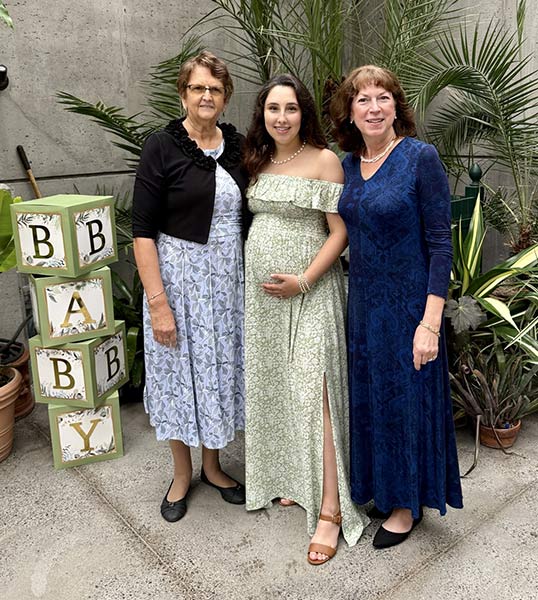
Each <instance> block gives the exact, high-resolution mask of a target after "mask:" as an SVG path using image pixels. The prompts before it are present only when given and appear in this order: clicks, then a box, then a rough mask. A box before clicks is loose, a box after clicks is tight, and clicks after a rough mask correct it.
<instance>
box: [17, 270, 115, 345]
mask: <svg viewBox="0 0 538 600" xmlns="http://www.w3.org/2000/svg"><path fill="white" fill-rule="evenodd" d="M29 281H30V297H31V299H32V310H33V313H34V322H35V325H36V329H37V331H38V333H39V335H40V336H41V341H42V343H43V345H44V346H60V345H62V344H65V343H67V342H76V341H81V340H88V339H91V338H95V337H100V336H105V335H111V334H112V333H113V332H114V326H115V325H114V306H113V298H112V279H111V275H110V269H109V268H108V267H103V268H101V269H97V270H96V271H90V272H89V273H86V274H85V275H81V276H80V277H77V278H75V279H66V278H64V277H39V276H34V275H30V276H29Z"/></svg>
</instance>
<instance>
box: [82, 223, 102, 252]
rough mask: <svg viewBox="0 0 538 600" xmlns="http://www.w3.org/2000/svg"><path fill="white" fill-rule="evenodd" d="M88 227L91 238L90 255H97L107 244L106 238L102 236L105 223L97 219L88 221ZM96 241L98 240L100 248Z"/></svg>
mask: <svg viewBox="0 0 538 600" xmlns="http://www.w3.org/2000/svg"><path fill="white" fill-rule="evenodd" d="M86 226H87V227H88V236H89V238H90V248H91V250H90V254H96V253H97V252H100V251H101V250H102V249H103V248H104V247H105V243H106V239H105V236H104V235H103V234H102V231H103V223H102V222H101V221H99V220H97V219H95V220H93V221H88V222H87V223H86ZM95 240H98V246H97V245H96V243H95Z"/></svg>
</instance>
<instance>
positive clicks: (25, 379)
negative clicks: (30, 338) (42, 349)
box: [8, 348, 35, 419]
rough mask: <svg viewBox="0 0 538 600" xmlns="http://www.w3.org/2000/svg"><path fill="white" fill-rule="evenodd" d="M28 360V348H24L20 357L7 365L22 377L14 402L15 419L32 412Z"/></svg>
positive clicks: (32, 398)
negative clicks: (17, 395)
mask: <svg viewBox="0 0 538 600" xmlns="http://www.w3.org/2000/svg"><path fill="white" fill-rule="evenodd" d="M29 360H30V353H29V352H28V348H24V351H23V353H22V355H21V356H20V357H19V358H18V359H17V360H14V361H13V362H11V363H9V365H8V367H14V368H15V369H17V371H19V373H20V374H21V375H22V385H21V389H20V391H19V397H18V398H17V400H16V401H15V419H21V418H22V417H26V416H27V415H29V414H30V413H31V412H32V411H33V410H34V406H35V400H34V395H33V393H32V387H31V382H30V369H29Z"/></svg>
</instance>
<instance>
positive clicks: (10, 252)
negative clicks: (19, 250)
mask: <svg viewBox="0 0 538 600" xmlns="http://www.w3.org/2000/svg"><path fill="white" fill-rule="evenodd" d="M16 202H22V198H20V197H19V196H17V197H16V198H13V197H12V195H11V192H10V191H9V189H0V273H1V272H3V271H9V270H10V269H13V267H14V266H15V265H16V263H17V258H16V256H15V242H14V239H13V229H12V227H11V212H10V206H11V205H12V204H14V203H16Z"/></svg>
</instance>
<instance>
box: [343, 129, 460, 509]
mask: <svg viewBox="0 0 538 600" xmlns="http://www.w3.org/2000/svg"><path fill="white" fill-rule="evenodd" d="M344 171H345V185H344V191H343V193H342V196H341V198H340V202H339V212H340V214H341V215H342V217H343V219H344V221H345V223H346V226H347V230H348V236H349V250H350V269H349V299H348V364H349V387H350V438H351V494H352V498H353V500H354V501H355V502H357V503H358V504H365V503H366V502H368V501H370V500H372V499H373V500H375V504H376V506H377V507H378V508H379V509H380V510H382V511H384V512H389V511H390V510H391V509H392V508H395V507H402V508H409V509H411V510H412V513H413V516H414V517H417V516H418V514H419V510H420V507H421V506H429V507H431V508H437V509H439V511H440V512H441V514H444V513H445V512H446V504H449V505H450V506H453V507H455V508H460V507H461V506H462V495H461V485H460V475H459V469H458V458H457V453H456V443H455V436H454V424H453V419H452V404H451V400H450V387H449V382H448V363H447V355H446V347H445V343H444V332H443V335H442V337H441V340H440V344H439V356H438V358H437V359H436V360H435V361H433V362H429V363H427V364H426V365H424V366H423V367H422V368H421V370H420V371H416V370H415V368H414V366H413V337H414V334H415V330H416V328H417V325H418V322H419V320H420V319H421V318H422V315H423V311H424V307H425V304H426V299H427V295H428V294H434V295H436V296H441V297H446V294H447V290H448V282H449V278H450V268H451V261H452V247H451V229H450V194H449V189H448V182H447V177H446V174H445V172H444V170H443V167H442V165H441V161H440V160H439V157H438V155H437V152H436V150H435V148H434V147H433V146H430V145H428V144H424V143H423V142H420V141H418V140H415V139H412V138H405V139H403V140H402V141H401V142H400V143H399V144H398V145H397V146H396V148H394V150H393V151H392V152H391V154H390V155H389V156H388V158H387V159H386V160H385V162H384V163H383V164H382V165H381V167H380V168H379V169H378V171H376V173H375V174H374V175H373V176H372V177H370V178H369V179H368V180H364V179H363V177H362V175H361V172H360V162H359V159H358V158H357V157H355V156H353V155H348V156H347V157H346V158H345V159H344Z"/></svg>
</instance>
